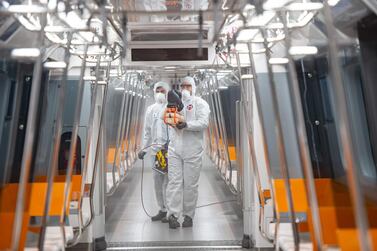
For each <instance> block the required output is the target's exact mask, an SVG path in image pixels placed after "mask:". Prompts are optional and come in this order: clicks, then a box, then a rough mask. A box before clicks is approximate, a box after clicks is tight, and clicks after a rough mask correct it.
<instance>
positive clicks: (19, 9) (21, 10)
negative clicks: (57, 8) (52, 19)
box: [7, 4, 47, 14]
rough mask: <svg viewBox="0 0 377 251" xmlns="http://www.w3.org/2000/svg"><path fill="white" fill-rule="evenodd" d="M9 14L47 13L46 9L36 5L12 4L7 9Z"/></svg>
mask: <svg viewBox="0 0 377 251" xmlns="http://www.w3.org/2000/svg"><path fill="white" fill-rule="evenodd" d="M7 10H8V11H9V12H11V13H18V14H29V13H30V14H31V13H35V14H38V13H45V12H46V11H47V9H46V8H44V7H42V6H38V5H26V4H23V5H21V4H14V5H10V6H9V7H8V9H7Z"/></svg>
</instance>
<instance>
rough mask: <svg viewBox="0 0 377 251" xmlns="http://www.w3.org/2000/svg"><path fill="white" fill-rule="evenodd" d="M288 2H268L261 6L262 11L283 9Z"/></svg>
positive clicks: (270, 0)
mask: <svg viewBox="0 0 377 251" xmlns="http://www.w3.org/2000/svg"><path fill="white" fill-rule="evenodd" d="M288 2H289V0H279V1H276V0H268V1H266V2H265V3H264V4H263V9H265V10H274V9H281V8H283V7H284V6H285V5H286V4H287V3H288Z"/></svg>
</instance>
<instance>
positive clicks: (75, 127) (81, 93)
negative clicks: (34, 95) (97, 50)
mask: <svg viewBox="0 0 377 251" xmlns="http://www.w3.org/2000/svg"><path fill="white" fill-rule="evenodd" d="M88 47H89V46H85V49H84V50H85V53H86V52H87V51H88ZM85 68H86V60H85V59H84V60H83V61H82V65H81V70H80V78H79V83H78V93H77V97H76V108H75V113H74V119H73V126H72V135H71V144H70V149H69V158H68V170H67V177H66V182H65V186H64V199H63V208H62V213H61V215H60V226H61V231H62V234H63V241H64V244H65V243H67V241H66V236H65V230H64V220H65V215H66V210H67V208H68V206H69V203H70V201H69V200H68V198H69V192H70V186H71V181H72V173H73V165H74V156H75V152H76V145H77V135H78V129H79V123H80V116H81V108H82V101H83V96H84V86H85V84H84V79H83V78H84V74H85ZM78 157H81V156H78ZM78 161H81V159H80V160H78ZM82 182H85V181H84V180H82ZM81 196H82V194H81Z"/></svg>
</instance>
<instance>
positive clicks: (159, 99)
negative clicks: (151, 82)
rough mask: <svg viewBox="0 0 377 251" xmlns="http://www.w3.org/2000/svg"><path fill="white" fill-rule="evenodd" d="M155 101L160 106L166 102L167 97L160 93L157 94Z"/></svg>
mask: <svg viewBox="0 0 377 251" xmlns="http://www.w3.org/2000/svg"><path fill="white" fill-rule="evenodd" d="M154 100H155V101H156V102H157V103H159V104H163V103H165V102H166V97H165V94H163V93H161V92H159V93H155V94H154Z"/></svg>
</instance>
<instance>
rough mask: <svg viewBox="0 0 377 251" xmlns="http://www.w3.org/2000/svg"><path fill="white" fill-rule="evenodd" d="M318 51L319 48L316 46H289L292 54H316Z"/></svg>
mask: <svg viewBox="0 0 377 251" xmlns="http://www.w3.org/2000/svg"><path fill="white" fill-rule="evenodd" d="M317 53H318V49H317V47H315V46H292V47H291V48H289V54H291V55H315V54H317Z"/></svg>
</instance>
